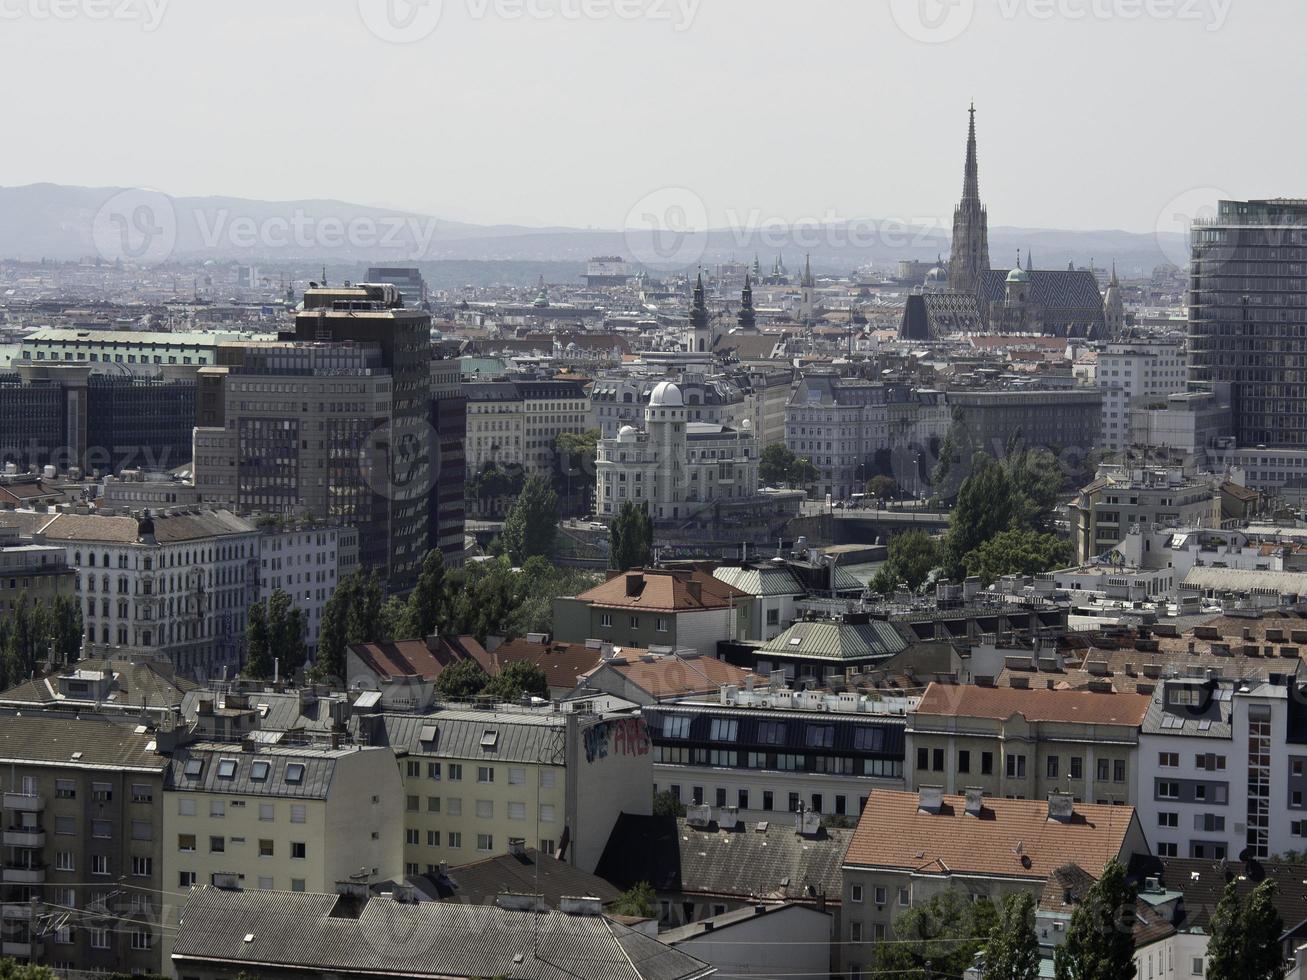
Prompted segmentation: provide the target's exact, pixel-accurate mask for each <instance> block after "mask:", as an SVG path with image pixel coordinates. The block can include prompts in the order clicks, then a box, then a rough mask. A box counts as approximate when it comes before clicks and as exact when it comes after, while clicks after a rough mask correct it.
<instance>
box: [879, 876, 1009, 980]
mask: <svg viewBox="0 0 1307 980" xmlns="http://www.w3.org/2000/svg"><path fill="white" fill-rule="evenodd" d="M995 920H996V913H995V910H994V905H993V903H992V902H990V901H989V900H988V899H985V900H982V901H976V902H972V901H969V900H968V899H967V898H966V897H964V896H963V895H962V893H961V892H960V891H958V890H957V889H949V890H948V891H944V892H940V893H939V894H937V895H934V896H932V897H931V899H930V901H928V902H924V903H922V904H920V905H914V906H912V907H911V908H909V909H908V910H907V911H905V912H900V913H899V914H898V915H897V916H896V917H895V918H894V939H895V942H893V943H881V944H880V945H879V946H877V955H876V966H875V971H873V972H879V973H884V974H886V975H894V976H896V977H902V978H907V980H925V978H926V977H928V976H934V977H960V976H962V974H963V972H964V971H965V970H966V969H967V968H968V967H970V966H971V965H972V963H973V961H974V960H975V958H976V953H977V952H979V951H980V949H981V947H982V946H983V945H984V942H985V939H986V938H987V937H988V936H989V935H991V933H992V932H993V930H994V922H995Z"/></svg>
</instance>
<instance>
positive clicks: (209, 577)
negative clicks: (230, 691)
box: [40, 510, 259, 678]
mask: <svg viewBox="0 0 1307 980" xmlns="http://www.w3.org/2000/svg"><path fill="white" fill-rule="evenodd" d="M40 534H41V537H42V538H43V540H44V541H46V542H47V543H49V544H58V545H60V546H62V547H63V548H64V550H65V552H66V554H67V556H68V563H69V565H71V566H73V567H74V568H75V569H76V570H77V597H78V600H79V601H80V602H81V605H82V615H83V617H84V620H85V624H86V641H87V651H88V653H89V655H91V656H115V657H121V656H125V655H130V654H133V653H139V654H142V655H146V656H158V657H162V658H164V659H166V660H168V661H170V662H171V663H172V664H173V666H174V667H176V669H177V670H178V671H180V672H182V673H183V674H186V675H189V676H194V677H200V678H204V677H215V676H219V675H221V674H222V672H223V671H224V670H226V671H228V672H229V673H230V672H234V671H235V670H237V669H239V666H240V663H241V657H242V652H243V649H244V635H245V617H246V611H247V610H248V609H249V606H250V603H251V602H253V601H254V600H255V598H256V597H257V588H258V576H257V569H258V554H259V532H258V530H257V529H256V528H255V527H254V526H253V525H252V524H250V523H248V522H247V521H244V520H242V519H241V518H239V517H236V516H235V515H234V514H231V513H229V512H227V511H221V510H217V511H194V512H186V513H176V514H170V515H165V516H159V517H148V516H142V517H139V518H138V517H109V516H104V515H99V514H59V515H58V516H56V517H55V518H53V519H52V520H51V521H50V523H48V524H46V525H45V526H44V527H43V528H41V532H40Z"/></svg>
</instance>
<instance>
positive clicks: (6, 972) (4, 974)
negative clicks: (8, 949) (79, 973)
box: [0, 956, 59, 980]
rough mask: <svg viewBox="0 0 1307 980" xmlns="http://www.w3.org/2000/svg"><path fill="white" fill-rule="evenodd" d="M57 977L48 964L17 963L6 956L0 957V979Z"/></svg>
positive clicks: (40, 979)
mask: <svg viewBox="0 0 1307 980" xmlns="http://www.w3.org/2000/svg"><path fill="white" fill-rule="evenodd" d="M58 977H59V975H58V974H57V973H55V972H54V970H52V969H50V968H49V967H48V966H40V965H39V964H36V963H19V962H18V961H17V960H15V959H12V958H11V957H8V956H6V957H5V958H4V959H0V980H58Z"/></svg>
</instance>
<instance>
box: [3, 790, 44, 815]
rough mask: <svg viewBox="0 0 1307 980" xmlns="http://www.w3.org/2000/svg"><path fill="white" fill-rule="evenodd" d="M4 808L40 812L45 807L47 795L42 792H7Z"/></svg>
mask: <svg viewBox="0 0 1307 980" xmlns="http://www.w3.org/2000/svg"><path fill="white" fill-rule="evenodd" d="M4 808H5V809H6V810H22V811H23V812H25V813H39V812H40V811H41V810H44V809H45V797H44V796H42V795H41V794H40V793H17V792H6V793H5V796H4Z"/></svg>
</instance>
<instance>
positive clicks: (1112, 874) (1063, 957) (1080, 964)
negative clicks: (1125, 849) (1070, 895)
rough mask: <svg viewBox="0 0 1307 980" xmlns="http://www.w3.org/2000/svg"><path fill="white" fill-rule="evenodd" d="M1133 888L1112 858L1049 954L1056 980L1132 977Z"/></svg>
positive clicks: (1133, 966)
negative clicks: (1063, 936) (1063, 937)
mask: <svg viewBox="0 0 1307 980" xmlns="http://www.w3.org/2000/svg"><path fill="white" fill-rule="evenodd" d="M1134 921H1135V889H1134V887H1133V886H1132V885H1130V884H1129V882H1127V881H1126V877H1125V868H1124V867H1123V866H1122V864H1121V862H1120V861H1117V860H1115V859H1113V860H1112V861H1110V862H1108V865H1107V867H1106V868H1105V869H1104V870H1103V876H1102V877H1101V878H1099V879H1098V881H1096V882H1094V886H1093V887H1092V888H1091V889H1089V891H1088V893H1087V894H1086V895H1085V896H1084V898H1083V899H1082V900H1081V902H1080V904H1079V905H1078V906H1077V907H1076V910H1075V912H1074V913H1073V914H1072V916H1071V925H1070V927H1069V928H1068V929H1067V936H1066V941H1065V942H1064V943H1063V944H1062V945H1061V946H1059V947H1058V948H1057V950H1056V952H1055V953H1054V954H1053V973H1054V975H1055V976H1056V978H1057V980H1131V978H1132V977H1133V976H1134V975H1135V963H1134V954H1135V941H1134V933H1133V927H1134Z"/></svg>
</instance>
